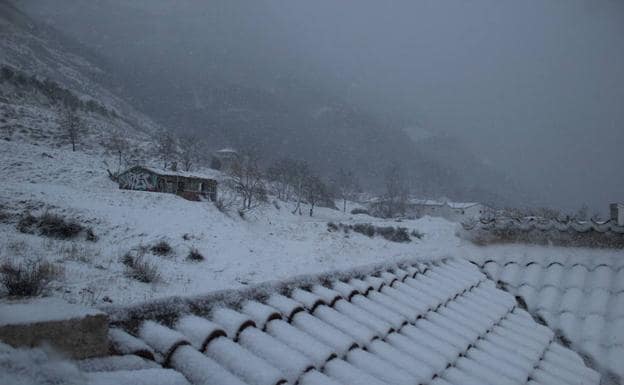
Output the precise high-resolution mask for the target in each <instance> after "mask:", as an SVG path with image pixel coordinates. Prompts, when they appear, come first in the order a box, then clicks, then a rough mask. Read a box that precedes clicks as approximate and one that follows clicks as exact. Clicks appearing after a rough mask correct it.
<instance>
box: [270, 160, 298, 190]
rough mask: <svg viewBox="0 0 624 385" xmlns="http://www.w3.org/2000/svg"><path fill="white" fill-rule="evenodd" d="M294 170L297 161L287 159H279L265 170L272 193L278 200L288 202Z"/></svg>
mask: <svg viewBox="0 0 624 385" xmlns="http://www.w3.org/2000/svg"><path fill="white" fill-rule="evenodd" d="M296 169H297V161H295V160H292V159H289V158H282V159H279V160H277V161H275V162H273V163H272V164H271V166H269V168H268V169H267V179H268V180H269V181H270V182H271V187H272V191H273V192H274V193H275V195H277V198H278V199H281V200H285V201H288V200H290V198H291V196H292V193H293V180H294V176H295V174H296Z"/></svg>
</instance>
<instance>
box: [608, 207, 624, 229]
mask: <svg viewBox="0 0 624 385" xmlns="http://www.w3.org/2000/svg"><path fill="white" fill-rule="evenodd" d="M609 208H610V210H609V211H610V212H611V220H612V221H613V222H615V223H617V224H618V226H624V203H611V204H610V205H609Z"/></svg>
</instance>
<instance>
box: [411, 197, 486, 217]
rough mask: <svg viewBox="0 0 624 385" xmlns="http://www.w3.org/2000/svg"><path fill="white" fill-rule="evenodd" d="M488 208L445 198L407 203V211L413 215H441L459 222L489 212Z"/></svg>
mask: <svg viewBox="0 0 624 385" xmlns="http://www.w3.org/2000/svg"><path fill="white" fill-rule="evenodd" d="M489 210H490V208H489V207H487V206H485V205H484V204H482V203H477V202H468V203H463V202H449V201H445V200H440V201H438V200H430V199H411V200H410V201H409V202H408V203H407V210H406V211H407V213H408V215H412V216H415V217H424V216H427V215H428V216H431V217H441V218H445V219H448V220H449V221H456V222H461V221H465V220H469V219H479V218H481V217H482V216H484V215H486V214H487V213H488V212H489Z"/></svg>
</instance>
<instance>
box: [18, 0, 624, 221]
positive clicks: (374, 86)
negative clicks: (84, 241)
mask: <svg viewBox="0 0 624 385" xmlns="http://www.w3.org/2000/svg"><path fill="white" fill-rule="evenodd" d="M232 1H234V0H232ZM232 1H230V4H233V3H232ZM46 3H47V4H46ZM51 3H53V4H51ZM81 3H82V4H81ZM85 3H89V2H80V1H75V0H68V1H65V0H63V1H60V2H58V3H57V2H49V1H43V0H25V1H23V2H22V4H23V5H24V6H25V7H27V8H29V9H30V10H31V11H32V12H33V13H34V14H37V13H38V15H39V16H43V17H45V16H46V15H47V16H50V15H54V17H51V19H50V20H53V21H54V20H58V18H59V17H62V16H63V15H65V16H67V15H69V16H70V17H69V18H68V19H67V20H66V22H65V23H63V25H57V27H58V28H60V29H61V30H65V31H67V32H69V33H71V34H73V36H74V37H78V38H80V39H81V40H82V41H83V42H85V43H88V44H92V45H93V46H96V47H99V48H101V49H103V50H104V51H107V52H105V54H108V55H109V56H114V57H117V58H119V57H121V56H123V57H124V60H127V61H128V65H136V66H137V70H138V71H143V70H146V67H150V63H152V65H153V66H155V67H158V66H162V65H163V63H168V65H171V66H175V67H176V68H181V69H182V70H183V72H185V73H187V74H191V75H192V76H196V77H197V76H203V75H202V74H203V73H205V72H206V73H207V72H211V71H212V73H214V72H216V73H223V76H239V77H240V78H244V77H245V76H246V77H248V78H249V79H250V81H253V79H256V80H257V79H258V78H260V79H262V82H268V83H270V82H271V80H272V79H275V78H278V77H280V76H282V75H283V73H284V72H288V71H294V70H293V68H295V67H296V68H297V70H298V71H303V72H306V71H307V72H309V76H310V78H311V79H315V80H317V81H323V82H326V83H328V84H330V86H332V87H334V88H335V91H336V92H337V93H338V94H340V95H341V96H343V97H345V98H347V99H350V100H353V101H354V102H358V103H362V104H363V105H365V106H367V108H370V109H371V110H373V111H379V112H382V113H386V114H387V113H393V114H397V115H406V116H409V117H411V118H412V121H413V122H418V124H419V125H420V126H421V127H422V128H423V129H426V130H430V131H433V132H437V133H442V132H448V133H449V134H451V135H455V136H458V137H460V138H461V139H462V140H463V141H464V142H466V143H468V145H469V146H470V147H471V148H472V149H473V150H474V151H475V152H476V153H478V154H479V155H480V156H482V157H483V158H484V159H485V160H486V161H487V162H489V163H490V164H492V165H493V166H494V167H496V168H498V169H500V170H501V171H503V172H504V173H506V174H507V175H509V176H510V177H511V178H512V179H515V180H517V181H518V182H520V183H521V184H523V185H526V186H531V188H532V189H534V190H535V191H537V192H538V194H537V195H538V196H539V197H540V199H541V201H542V202H544V203H548V204H551V205H556V206H564V207H578V206H580V205H581V204H583V203H587V204H589V205H590V206H591V207H593V208H594V209H599V208H602V209H603V212H605V211H604V209H606V204H607V203H609V202H611V201H622V200H624V171H622V165H623V164H624V156H623V148H624V1H621V0H522V1H519V0H473V1H466V0H444V1H443V0H395V1H391V2H387V1H374V0H350V1H347V0H343V1H336V0H315V1H289V0H263V1H262V0H259V1H252V0H249V1H248V2H242V1H236V3H237V5H236V6H234V7H230V6H229V5H227V4H228V1H227V0H220V1H203V2H197V1H191V0H182V1H176V2H172V1H164V0H144V1H139V0H133V1H120V0H94V1H93V2H91V3H92V4H93V3H97V4H100V5H105V7H103V8H104V9H108V11H109V12H110V14H109V15H104V14H102V8H93V7H91V8H89V7H90V6H89V5H85ZM115 3H118V4H124V6H123V8H119V9H114V8H115V7H114V6H111V4H115ZM245 3H247V4H248V9H247V11H246V12H242V13H241V12H240V9H241V4H243V5H244V4H245ZM59 4H63V5H62V6H59ZM232 8H235V9H236V11H232V10H231V9H232ZM89 9H91V11H89ZM128 9H136V10H138V11H137V14H136V15H128ZM94 10H96V11H94ZM89 12H91V14H89ZM146 15H147V16H146ZM133 17H135V19H133ZM119 23H121V24H123V25H121V24H119ZM215 25H219V26H220V27H219V28H216V29H215V28H214V26H215ZM124 34H125V35H126V36H127V40H128V41H127V42H125V43H124V42H123V41H122V40H120V38H121V37H123V36H124ZM165 34H166V36H167V38H164V36H165ZM202 41H210V44H208V45H206V46H205V47H204V48H206V49H201V48H198V47H202V43H201V42H202ZM215 49H219V50H220V52H219V53H215V52H214V50H215ZM213 53H214V55H213ZM216 55H221V56H223V55H226V56H228V57H229V60H230V61H231V63H232V65H231V66H227V67H228V68H229V69H228V68H224V67H223V66H222V65H220V64H215V62H214V61H213V60H211V57H213V56H216ZM250 57H251V58H253V60H246V59H248V58H250ZM239 80H240V79H239Z"/></svg>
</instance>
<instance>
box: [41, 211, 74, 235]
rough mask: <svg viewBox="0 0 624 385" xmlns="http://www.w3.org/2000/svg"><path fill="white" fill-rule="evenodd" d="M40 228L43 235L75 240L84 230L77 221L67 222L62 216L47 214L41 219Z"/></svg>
mask: <svg viewBox="0 0 624 385" xmlns="http://www.w3.org/2000/svg"><path fill="white" fill-rule="evenodd" d="M38 227H39V232H40V233H41V235H45V236H47V237H52V238H58V239H70V238H75V237H76V236H77V235H78V234H80V233H81V232H82V231H83V230H84V227H83V226H82V225H81V224H80V223H78V222H76V221H75V220H71V219H70V220H66V219H65V218H63V217H61V216H60V215H56V214H50V213H47V212H46V213H44V214H43V215H42V216H41V217H40V218H39V224H38Z"/></svg>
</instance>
